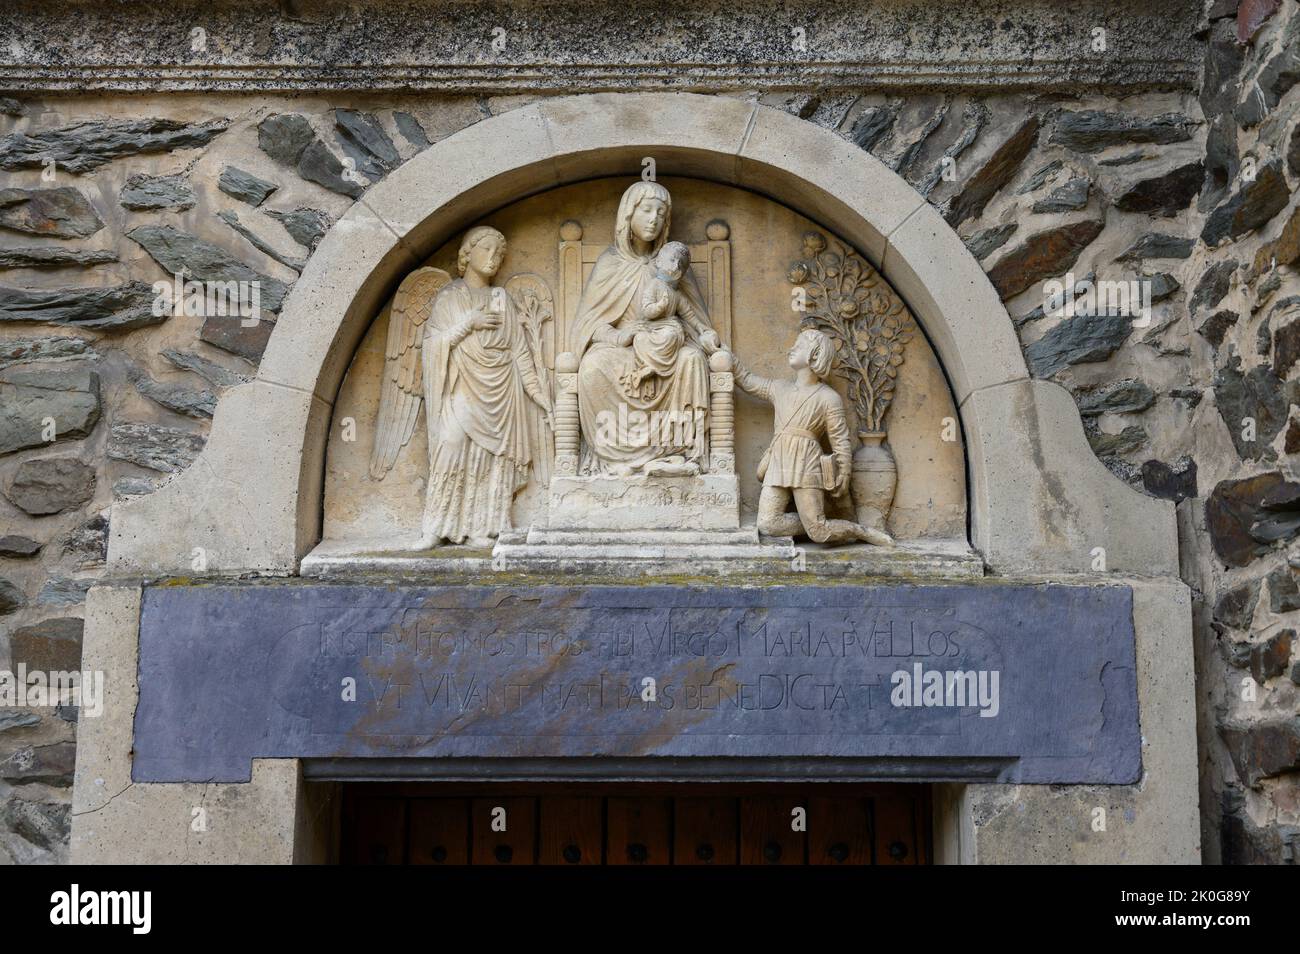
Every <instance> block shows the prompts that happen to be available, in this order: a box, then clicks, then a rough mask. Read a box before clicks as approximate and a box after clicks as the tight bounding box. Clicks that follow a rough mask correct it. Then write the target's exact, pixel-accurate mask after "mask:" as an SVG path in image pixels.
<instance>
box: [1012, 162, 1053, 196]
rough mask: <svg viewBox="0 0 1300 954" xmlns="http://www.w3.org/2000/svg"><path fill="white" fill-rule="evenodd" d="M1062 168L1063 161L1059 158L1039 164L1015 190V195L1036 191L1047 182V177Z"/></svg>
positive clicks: (1050, 176) (1049, 177)
mask: <svg viewBox="0 0 1300 954" xmlns="http://www.w3.org/2000/svg"><path fill="white" fill-rule="evenodd" d="M1064 168H1065V163H1063V162H1062V161H1061V160H1060V159H1053V160H1052V161H1051V162H1049V163H1047V165H1045V166H1041V167H1039V168H1038V169H1037V170H1035V171H1034V174H1033V175H1031V176H1030V177H1029V178H1028V179H1027V180H1026V181H1025V184H1024V185H1022V186H1021V187H1020V188H1019V189H1017V190H1016V195H1028V194H1029V193H1031V192H1037V191H1038V190H1039V189H1041V188H1042V187H1043V186H1044V185H1046V184H1047V181H1048V180H1049V179H1051V178H1052V177H1053V176H1055V175H1056V174H1057V173H1058V172H1060V171H1061V170H1062V169H1064Z"/></svg>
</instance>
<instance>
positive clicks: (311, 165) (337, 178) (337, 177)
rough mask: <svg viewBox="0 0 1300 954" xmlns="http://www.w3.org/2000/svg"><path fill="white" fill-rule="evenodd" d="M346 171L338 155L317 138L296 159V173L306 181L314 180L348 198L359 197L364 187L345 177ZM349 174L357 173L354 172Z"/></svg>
mask: <svg viewBox="0 0 1300 954" xmlns="http://www.w3.org/2000/svg"><path fill="white" fill-rule="evenodd" d="M346 171H347V168H346V167H345V166H344V165H343V163H342V162H340V161H339V157H338V156H336V155H334V153H332V152H330V149H329V147H328V146H326V145H325V144H324V143H323V142H321V141H320V140H319V139H318V140H315V141H313V142H312V143H311V144H310V145H309V146H308V147H307V148H306V149H304V150H303V153H302V158H301V159H300V160H299V161H298V175H300V176H302V177H303V178H304V179H306V180H307V181H308V182H315V183H316V184H317V185H322V186H324V187H325V188H327V189H329V190H330V191H331V192H337V193H339V194H340V195H346V196H347V197H348V198H350V199H359V198H361V196H362V194H363V193H364V192H365V189H363V188H362V186H361V184H360V183H359V182H357V181H356V180H355V179H349V178H345V177H344V173H345V172H346ZM350 174H351V175H357V173H355V172H354V173H350Z"/></svg>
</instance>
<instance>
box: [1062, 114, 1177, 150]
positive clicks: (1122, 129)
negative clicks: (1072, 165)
mask: <svg viewBox="0 0 1300 954" xmlns="http://www.w3.org/2000/svg"><path fill="white" fill-rule="evenodd" d="M1193 125H1194V123H1193V122H1192V121H1191V120H1190V119H1188V118H1187V117H1186V116H1183V115H1181V114H1179V113H1166V114H1164V115H1162V116H1155V117H1152V118H1150V119H1147V118H1144V117H1139V116H1128V115H1125V114H1123V113H1108V112H1103V111H1101V110H1096V109H1085V110H1078V111H1066V112H1063V113H1061V115H1060V116H1059V117H1058V118H1057V120H1056V128H1055V129H1053V130H1052V135H1051V138H1050V139H1049V140H1048V142H1050V143H1053V144H1054V145H1058V146H1064V147H1065V148H1066V149H1073V150H1074V151H1075V152H1085V153H1091V152H1101V151H1102V150H1103V149H1108V148H1110V147H1111V146H1123V145H1126V144H1128V143H1136V142H1142V143H1157V144H1160V145H1165V144H1167V143H1172V142H1186V141H1187V140H1188V139H1191V138H1192V134H1191V129H1192V126H1193Z"/></svg>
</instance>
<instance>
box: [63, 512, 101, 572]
mask: <svg viewBox="0 0 1300 954" xmlns="http://www.w3.org/2000/svg"><path fill="white" fill-rule="evenodd" d="M61 545H62V548H63V554H64V556H72V557H76V558H77V559H78V560H79V561H80V565H81V566H86V565H90V564H96V563H103V562H104V561H105V560H107V559H108V514H107V512H105V513H97V514H95V515H94V516H93V517H91V518H90V519H89V520H84V521H82V522H81V523H79V524H78V525H77V526H75V527H73V528H72V529H71V530H70V531H68V533H67V534H65V535H64V537H63V539H62V541H61Z"/></svg>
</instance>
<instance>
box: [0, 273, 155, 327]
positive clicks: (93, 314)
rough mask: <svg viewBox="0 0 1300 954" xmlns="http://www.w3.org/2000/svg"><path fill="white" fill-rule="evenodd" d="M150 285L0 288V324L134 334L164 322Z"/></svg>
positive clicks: (132, 283)
mask: <svg viewBox="0 0 1300 954" xmlns="http://www.w3.org/2000/svg"><path fill="white" fill-rule="evenodd" d="M155 299H156V296H155V294H154V290H153V286H152V285H147V284H145V283H144V282H127V283H125V284H122V285H114V286H112V287H109V288H48V289H35V288H10V287H7V286H3V285H0V322H5V321H38V322H46V323H49V324H55V325H69V326H72V327H76V328H85V329H88V330H91V331H133V330H135V329H136V328H144V327H146V326H148V325H157V324H161V323H162V322H164V321H166V320H167V312H166V311H163V313H162V314H157V313H156V312H155V309H154V301H155Z"/></svg>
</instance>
